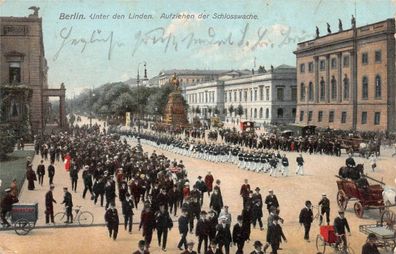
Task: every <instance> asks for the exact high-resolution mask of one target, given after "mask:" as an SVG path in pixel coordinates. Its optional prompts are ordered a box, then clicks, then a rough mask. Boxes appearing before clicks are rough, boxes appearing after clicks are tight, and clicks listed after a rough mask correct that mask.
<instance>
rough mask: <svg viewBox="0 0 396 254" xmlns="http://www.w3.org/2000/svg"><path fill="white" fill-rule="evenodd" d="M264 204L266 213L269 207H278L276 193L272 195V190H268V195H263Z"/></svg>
mask: <svg viewBox="0 0 396 254" xmlns="http://www.w3.org/2000/svg"><path fill="white" fill-rule="evenodd" d="M265 204H266V205H267V210H268V213H270V208H271V207H272V206H273V207H275V208H279V202H278V198H277V197H276V195H274V191H273V190H269V195H268V196H267V197H265Z"/></svg>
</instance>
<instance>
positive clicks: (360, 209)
mask: <svg viewBox="0 0 396 254" xmlns="http://www.w3.org/2000/svg"><path fill="white" fill-rule="evenodd" d="M353 210H354V211H355V214H356V216H357V217H358V218H363V213H364V208H363V205H362V203H360V202H359V201H358V202H356V203H355V204H354V205H353Z"/></svg>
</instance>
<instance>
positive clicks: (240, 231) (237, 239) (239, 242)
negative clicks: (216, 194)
mask: <svg viewBox="0 0 396 254" xmlns="http://www.w3.org/2000/svg"><path fill="white" fill-rule="evenodd" d="M237 221H238V223H236V224H235V225H234V228H233V229H232V241H233V243H234V244H235V245H236V246H237V252H236V254H241V253H243V246H244V245H245V241H246V240H247V237H246V232H245V229H244V227H243V225H242V216H241V215H238V217H237Z"/></svg>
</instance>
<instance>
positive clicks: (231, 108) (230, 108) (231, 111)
mask: <svg viewBox="0 0 396 254" xmlns="http://www.w3.org/2000/svg"><path fill="white" fill-rule="evenodd" d="M228 112H230V115H231V114H232V113H233V112H234V106H232V105H230V106H229V107H228Z"/></svg>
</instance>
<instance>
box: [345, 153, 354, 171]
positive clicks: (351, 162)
mask: <svg viewBox="0 0 396 254" xmlns="http://www.w3.org/2000/svg"><path fill="white" fill-rule="evenodd" d="M345 165H346V166H347V167H348V168H354V167H356V162H355V160H354V159H353V158H352V154H351V153H349V154H348V158H347V159H346V160H345Z"/></svg>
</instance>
